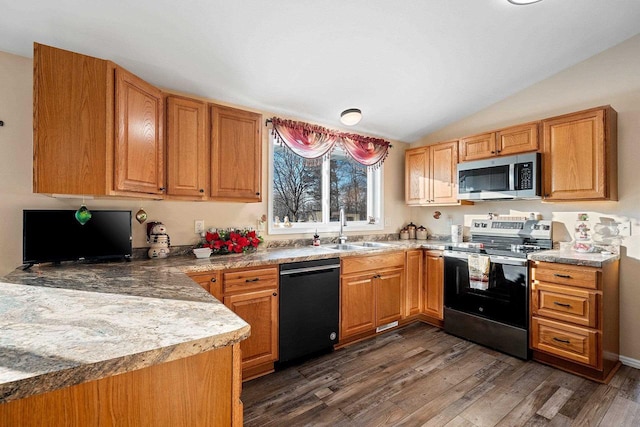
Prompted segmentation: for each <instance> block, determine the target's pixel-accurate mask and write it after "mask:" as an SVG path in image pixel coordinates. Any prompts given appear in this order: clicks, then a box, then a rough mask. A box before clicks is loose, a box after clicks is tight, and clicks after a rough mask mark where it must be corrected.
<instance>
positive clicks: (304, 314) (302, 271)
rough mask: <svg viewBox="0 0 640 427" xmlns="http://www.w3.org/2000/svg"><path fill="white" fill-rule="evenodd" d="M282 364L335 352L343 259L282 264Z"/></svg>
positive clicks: (280, 357) (280, 362)
mask: <svg viewBox="0 0 640 427" xmlns="http://www.w3.org/2000/svg"><path fill="white" fill-rule="evenodd" d="M279 302H280V332H279V340H278V341H279V347H280V348H279V354H280V356H279V361H278V363H277V364H276V367H285V366H286V365H287V364H289V362H292V361H298V360H299V359H301V358H303V357H305V356H310V355H314V354H319V353H322V352H328V351H331V350H333V345H334V344H336V343H337V342H338V323H339V304H340V259H339V258H329V259H322V260H314V261H302V262H292V263H288V264H280V301H279Z"/></svg>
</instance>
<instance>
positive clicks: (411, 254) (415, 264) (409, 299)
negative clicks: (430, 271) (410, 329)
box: [404, 249, 423, 316]
mask: <svg viewBox="0 0 640 427" xmlns="http://www.w3.org/2000/svg"><path fill="white" fill-rule="evenodd" d="M405 266H406V275H405V276H406V280H407V284H406V286H405V302H404V307H405V311H404V314H405V316H413V315H416V314H420V311H421V309H422V275H423V268H422V250H420V249H418V250H412V251H407V255H406V262H405Z"/></svg>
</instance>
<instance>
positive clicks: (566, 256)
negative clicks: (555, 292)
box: [529, 249, 620, 268]
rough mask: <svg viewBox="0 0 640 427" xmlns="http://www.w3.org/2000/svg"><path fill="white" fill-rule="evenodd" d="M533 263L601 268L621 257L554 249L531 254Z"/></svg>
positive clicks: (530, 257)
mask: <svg viewBox="0 0 640 427" xmlns="http://www.w3.org/2000/svg"><path fill="white" fill-rule="evenodd" d="M529 259H530V260H532V261H543V262H555V263H559V264H571V265H584V266H587V267H597V268H600V267H602V266H603V265H604V264H606V263H608V262H613V261H616V260H619V259H620V255H617V254H606V255H603V254H601V253H581V252H576V251H572V250H559V249H552V250H548V251H541V252H536V253H535V254H530V255H529Z"/></svg>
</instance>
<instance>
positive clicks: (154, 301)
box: [0, 240, 446, 403]
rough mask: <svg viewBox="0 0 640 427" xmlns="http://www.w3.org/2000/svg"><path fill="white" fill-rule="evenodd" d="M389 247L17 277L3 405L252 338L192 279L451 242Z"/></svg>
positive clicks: (6, 331) (5, 313)
mask: <svg viewBox="0 0 640 427" xmlns="http://www.w3.org/2000/svg"><path fill="white" fill-rule="evenodd" d="M386 243H389V245H388V246H387V247H384V248H372V249H359V250H340V251H337V250H334V249H329V248H327V246H331V245H325V246H320V247H313V246H307V247H298V248H276V249H268V250H259V251H257V252H256V253H253V254H246V255H243V254H238V255H235V254H234V255H226V256H212V257H210V258H207V259H202V260H201V259H195V257H193V256H176V257H170V258H167V259H162V260H159V259H155V260H141V261H133V262H129V263H122V262H118V263H103V264H83V263H63V264H62V265H60V266H54V265H46V264H45V265H41V266H34V267H32V268H31V269H29V270H27V271H22V270H15V271H13V272H12V273H10V274H9V275H8V276H6V277H5V278H3V279H2V280H0V330H1V331H2V333H1V334H0V403H1V402H7V401H10V400H14V399H20V398H24V397H28V396H30V395H33V394H39V393H43V392H47V391H53V390H56V389H59V388H62V387H67V386H71V385H75V384H80V383H83V382H87V381H92V380H96V379H100V378H104V377H107V376H112V375H116V374H120V373H124V372H129V371H132V370H136V369H140V368H144V367H147V366H152V365H155V364H159V363H163V362H168V361H171V360H175V359H179V358H182V357H187V356H190V355H194V354H197V353H200V352H203V351H207V350H210V349H213V348H218V347H223V346H227V345H231V344H234V343H237V342H239V341H241V340H243V339H245V338H246V337H247V336H248V335H249V325H248V324H247V323H246V322H244V321H243V320H242V319H241V318H239V317H238V316H236V315H235V314H234V313H233V312H232V311H230V310H229V309H228V308H227V307H225V306H224V305H223V304H222V303H221V302H219V301H218V300H216V299H215V298H213V297H212V296H211V295H209V294H208V293H207V292H206V291H204V290H203V289H202V288H201V287H200V286H199V285H197V284H196V283H195V282H193V281H192V280H191V279H189V278H188V277H187V276H186V275H185V274H184V273H191V272H200V271H203V272H206V271H211V270H219V269H227V268H243V267H252V266H260V265H266V264H275V263H285V262H298V261H305V260H312V259H323V258H332V257H343V256H352V255H364V254H380V253H385V252H389V251H398V250H406V249H411V248H427V249H443V248H444V245H445V243H446V242H443V241H441V240H434V241H424V240H398V241H393V242H386ZM3 282H6V283H3Z"/></svg>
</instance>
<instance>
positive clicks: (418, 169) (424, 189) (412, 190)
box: [404, 147, 430, 205]
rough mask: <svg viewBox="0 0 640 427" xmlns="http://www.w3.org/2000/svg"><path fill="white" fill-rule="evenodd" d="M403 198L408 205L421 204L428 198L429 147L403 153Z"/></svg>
mask: <svg viewBox="0 0 640 427" xmlns="http://www.w3.org/2000/svg"><path fill="white" fill-rule="evenodd" d="M404 164H405V175H404V176H405V179H404V198H405V202H406V204H408V205H421V204H425V203H427V202H428V200H429V196H430V194H429V187H428V181H429V147H420V148H417V149H413V150H407V151H405V153H404Z"/></svg>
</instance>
